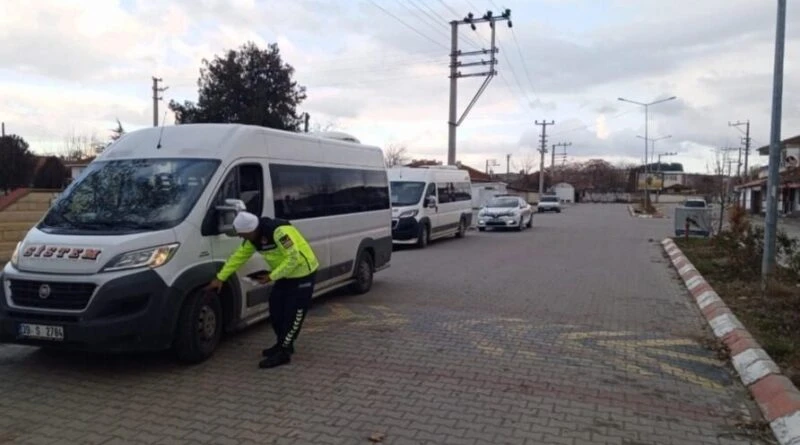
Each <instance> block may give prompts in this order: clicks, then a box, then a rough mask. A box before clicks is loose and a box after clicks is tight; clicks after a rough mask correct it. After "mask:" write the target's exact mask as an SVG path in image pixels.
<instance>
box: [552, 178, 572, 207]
mask: <svg viewBox="0 0 800 445" xmlns="http://www.w3.org/2000/svg"><path fill="white" fill-rule="evenodd" d="M553 192H554V193H555V195H556V196H557V197H558V200H559V201H561V202H565V203H570V204H571V203H573V202H575V187H573V186H572V185H571V184H568V183H566V182H559V183H558V184H556V185H554V186H553Z"/></svg>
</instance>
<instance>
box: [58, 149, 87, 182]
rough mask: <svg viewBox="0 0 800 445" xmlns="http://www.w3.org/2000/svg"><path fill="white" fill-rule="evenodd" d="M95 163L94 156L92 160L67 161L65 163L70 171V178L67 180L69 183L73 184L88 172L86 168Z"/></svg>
mask: <svg viewBox="0 0 800 445" xmlns="http://www.w3.org/2000/svg"><path fill="white" fill-rule="evenodd" d="M92 161H94V156H92V157H91V158H86V159H82V160H80V161H67V162H65V163H64V166H65V167H67V169H68V170H69V178H67V182H68V183H69V182H72V181H74V180H75V178H77V177H78V176H80V174H81V173H83V171H84V170H86V167H87V166H88V165H89V164H90V163H91V162H92Z"/></svg>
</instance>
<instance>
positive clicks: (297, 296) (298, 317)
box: [269, 274, 315, 349]
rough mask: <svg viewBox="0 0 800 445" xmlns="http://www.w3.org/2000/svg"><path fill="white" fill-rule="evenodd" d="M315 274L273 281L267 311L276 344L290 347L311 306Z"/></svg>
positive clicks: (285, 347) (286, 347)
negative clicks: (276, 340)
mask: <svg viewBox="0 0 800 445" xmlns="http://www.w3.org/2000/svg"><path fill="white" fill-rule="evenodd" d="M314 279H315V274H311V275H309V276H306V277H303V278H284V279H281V280H278V281H276V282H275V285H274V287H273V288H272V293H271V294H270V296H269V313H270V318H271V319H272V329H274V330H275V337H277V339H278V343H277V344H278V345H280V346H281V347H282V348H284V349H288V348H291V347H292V346H293V345H294V341H295V340H296V339H297V336H298V335H299V334H300V328H302V327H303V320H305V318H306V313H307V312H308V309H309V308H310V307H311V296H312V295H313V294H314Z"/></svg>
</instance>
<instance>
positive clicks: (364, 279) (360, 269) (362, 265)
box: [350, 252, 374, 295]
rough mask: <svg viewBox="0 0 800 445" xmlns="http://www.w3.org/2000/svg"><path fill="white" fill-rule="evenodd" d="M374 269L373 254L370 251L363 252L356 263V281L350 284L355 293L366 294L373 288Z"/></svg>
mask: <svg viewBox="0 0 800 445" xmlns="http://www.w3.org/2000/svg"><path fill="white" fill-rule="evenodd" d="M373 271H374V269H373V267H372V255H371V254H370V253H369V252H363V253H362V254H361V258H359V260H358V264H357V265H356V271H355V275H354V276H353V278H355V282H353V284H352V285H351V286H350V289H351V290H352V291H353V293H355V294H359V295H360V294H366V293H367V292H369V290H370V289H371V288H372V277H373V273H374V272H373Z"/></svg>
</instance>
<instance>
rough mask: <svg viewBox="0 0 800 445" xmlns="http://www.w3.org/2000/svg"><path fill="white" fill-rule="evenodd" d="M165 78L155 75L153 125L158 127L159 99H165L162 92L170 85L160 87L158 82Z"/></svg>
mask: <svg viewBox="0 0 800 445" xmlns="http://www.w3.org/2000/svg"><path fill="white" fill-rule="evenodd" d="M163 81H164V79H160V78H158V77H155V76H153V126H154V127H158V101H160V100H162V99H164V97H162V96H159V94H160V93H163V92H164V91H167V89H168V88H169V87H159V86H158V83H159V82H163Z"/></svg>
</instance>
